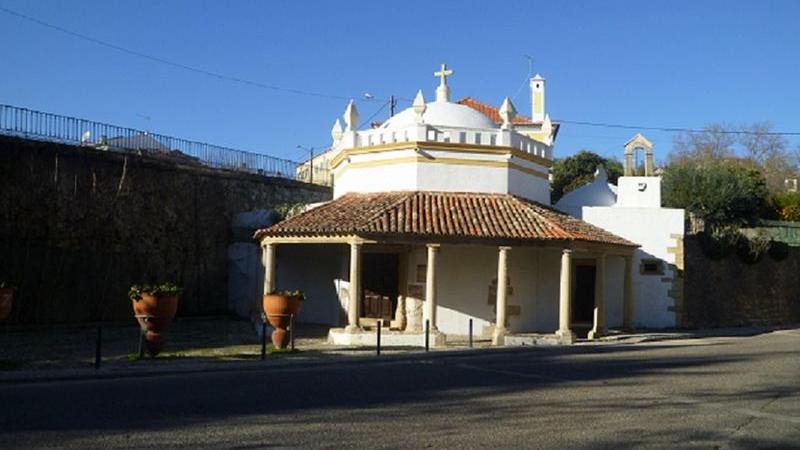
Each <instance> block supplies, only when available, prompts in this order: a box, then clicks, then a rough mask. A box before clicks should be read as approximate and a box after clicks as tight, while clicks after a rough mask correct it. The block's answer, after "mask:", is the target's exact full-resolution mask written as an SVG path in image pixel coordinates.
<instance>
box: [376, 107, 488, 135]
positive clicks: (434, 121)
mask: <svg viewBox="0 0 800 450" xmlns="http://www.w3.org/2000/svg"><path fill="white" fill-rule="evenodd" d="M422 118H423V120H424V121H425V124H426V125H434V126H436V125H438V126H445V127H458V128H478V129H487V128H489V129H496V128H498V126H497V124H495V123H494V122H492V120H491V119H489V118H488V117H486V116H485V115H483V114H481V113H479V112H478V111H475V110H474V109H472V108H470V107H469V106H465V105H459V104H458V103H450V102H431V103H427V104H426V108H425V113H424V114H423V115H422ZM416 123H417V113H415V112H414V108H413V107H411V108H407V109H404V110H403V111H401V112H400V113H398V114H396V115H395V116H394V117H392V118H391V119H389V120H387V121H386V122H384V123H383V125H381V128H385V129H400V128H406V127H410V126H412V125H414V124H416Z"/></svg>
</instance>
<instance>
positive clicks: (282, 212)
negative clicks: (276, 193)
mask: <svg viewBox="0 0 800 450" xmlns="http://www.w3.org/2000/svg"><path fill="white" fill-rule="evenodd" d="M307 206H308V205H307V204H305V203H281V204H280V205H276V206H275V215H276V216H277V220H278V221H281V220H286V219H289V218H292V217H294V216H296V215H298V214H300V213H302V212H304V211H305V210H306V207H307Z"/></svg>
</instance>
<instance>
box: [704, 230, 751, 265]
mask: <svg viewBox="0 0 800 450" xmlns="http://www.w3.org/2000/svg"><path fill="white" fill-rule="evenodd" d="M742 238H744V236H742V235H741V234H740V233H739V231H738V230H737V229H736V228H735V227H714V228H712V229H711V231H710V232H708V231H704V232H702V233H699V234H698V239H699V240H700V248H701V249H702V250H703V253H704V254H705V255H706V256H707V257H708V258H709V259H722V258H725V257H726V256H728V255H730V254H731V253H732V252H733V250H734V249H736V247H737V244H738V242H739V241H740V240H741V239H742Z"/></svg>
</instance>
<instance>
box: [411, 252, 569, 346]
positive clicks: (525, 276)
mask: <svg viewBox="0 0 800 450" xmlns="http://www.w3.org/2000/svg"><path fill="white" fill-rule="evenodd" d="M497 258H498V249H497V247H493V246H466V245H443V246H442V247H441V248H440V250H439V255H438V259H437V275H438V283H437V285H438V289H437V294H438V296H437V299H438V308H437V324H438V327H439V330H440V331H442V332H444V333H446V334H458V335H465V334H467V332H468V329H469V319H470V318H472V319H473V333H474V334H475V335H481V334H482V333H483V331H484V327H487V326H489V325H492V324H493V322H494V320H495V317H496V307H495V305H494V304H490V302H489V295H490V285H491V283H492V280H494V279H495V278H496V277H497ZM426 262H427V252H426V249H425V247H421V248H418V249H416V250H415V251H414V252H413V253H412V255H411V257H410V258H409V267H408V273H409V282H410V283H414V282H415V278H416V266H417V264H423V265H424V264H426ZM559 264H560V252H559V251H558V250H547V249H538V248H529V247H515V248H512V249H511V250H510V251H509V253H508V275H509V277H510V279H511V287H512V288H513V291H512V293H511V295H509V297H508V304H509V305H520V315H519V316H509V329H510V330H511V331H514V332H546V333H552V332H554V331H555V330H556V329H557V328H558V289H559V270H560V266H559ZM492 301H494V295H492Z"/></svg>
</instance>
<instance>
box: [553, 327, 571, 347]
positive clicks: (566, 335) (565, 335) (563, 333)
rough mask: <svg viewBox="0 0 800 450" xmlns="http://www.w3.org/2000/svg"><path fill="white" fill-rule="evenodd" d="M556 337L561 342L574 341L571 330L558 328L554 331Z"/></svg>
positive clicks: (568, 342)
mask: <svg viewBox="0 0 800 450" xmlns="http://www.w3.org/2000/svg"><path fill="white" fill-rule="evenodd" d="M556 337H557V338H558V341H559V342H560V343H561V344H574V343H575V333H573V332H572V330H558V331H556Z"/></svg>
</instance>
